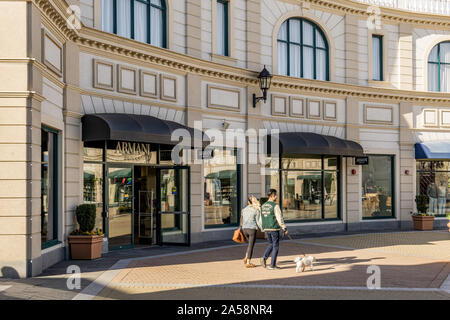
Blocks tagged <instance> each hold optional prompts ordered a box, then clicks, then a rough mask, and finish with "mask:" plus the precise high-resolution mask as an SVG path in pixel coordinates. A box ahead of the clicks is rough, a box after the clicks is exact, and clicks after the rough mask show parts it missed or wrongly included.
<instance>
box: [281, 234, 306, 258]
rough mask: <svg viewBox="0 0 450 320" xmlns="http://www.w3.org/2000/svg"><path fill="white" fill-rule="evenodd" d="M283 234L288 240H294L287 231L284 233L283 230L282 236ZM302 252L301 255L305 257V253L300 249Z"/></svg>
mask: <svg viewBox="0 0 450 320" xmlns="http://www.w3.org/2000/svg"><path fill="white" fill-rule="evenodd" d="M284 236H287V237H288V238H289V240H291V241H293V242H295V241H294V239H292V237H291V236H290V234H289V233H288V234H285V233H284V232H283V238H284ZM302 253H303V255H304V256H305V257H306V254H305V253H304V252H303V251H302Z"/></svg>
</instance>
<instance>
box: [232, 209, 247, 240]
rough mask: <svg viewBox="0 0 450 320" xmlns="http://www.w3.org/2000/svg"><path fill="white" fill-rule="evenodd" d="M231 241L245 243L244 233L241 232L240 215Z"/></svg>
mask: <svg viewBox="0 0 450 320" xmlns="http://www.w3.org/2000/svg"><path fill="white" fill-rule="evenodd" d="M233 241H234V242H237V243H246V242H247V239H246V238H245V235H244V233H243V232H242V215H241V221H240V222H239V228H237V229H236V230H235V231H234V234H233Z"/></svg>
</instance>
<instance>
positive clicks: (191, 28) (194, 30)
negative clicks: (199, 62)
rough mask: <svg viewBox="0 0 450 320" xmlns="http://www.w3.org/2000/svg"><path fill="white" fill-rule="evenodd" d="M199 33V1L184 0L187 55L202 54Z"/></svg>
mask: <svg viewBox="0 0 450 320" xmlns="http://www.w3.org/2000/svg"><path fill="white" fill-rule="evenodd" d="M213 23H214V22H213ZM201 35H202V8H201V1H198V0H186V52H187V54H188V55H191V56H194V57H197V58H201V55H202V37H201Z"/></svg>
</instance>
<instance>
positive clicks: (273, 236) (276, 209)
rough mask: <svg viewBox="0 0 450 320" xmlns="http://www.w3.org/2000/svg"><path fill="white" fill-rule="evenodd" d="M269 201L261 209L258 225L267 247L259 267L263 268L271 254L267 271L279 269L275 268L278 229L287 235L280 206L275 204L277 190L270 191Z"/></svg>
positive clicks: (278, 243)
mask: <svg viewBox="0 0 450 320" xmlns="http://www.w3.org/2000/svg"><path fill="white" fill-rule="evenodd" d="M267 196H268V197H269V200H268V201H267V202H266V203H264V204H263V205H262V207H261V215H260V225H261V230H262V231H264V232H265V233H266V236H267V240H268V241H269V246H268V247H267V249H266V252H265V253H264V256H263V257H262V258H261V265H262V266H263V267H264V268H265V267H266V261H267V259H268V258H269V255H270V254H272V260H271V262H270V266H269V267H268V269H269V270H274V269H280V267H278V266H277V256H278V248H279V245H280V228H282V229H283V231H284V233H285V234H288V232H287V228H286V225H285V224H284V220H283V215H282V214H281V209H280V206H279V205H277V204H276V203H275V201H276V200H277V190H275V189H270V191H269V193H268V195H267Z"/></svg>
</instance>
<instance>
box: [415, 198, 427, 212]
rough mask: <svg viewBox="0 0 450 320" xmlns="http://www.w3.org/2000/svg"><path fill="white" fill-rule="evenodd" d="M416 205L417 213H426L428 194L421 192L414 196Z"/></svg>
mask: <svg viewBox="0 0 450 320" xmlns="http://www.w3.org/2000/svg"><path fill="white" fill-rule="evenodd" d="M415 201H416V206H417V211H418V212H419V213H426V212H427V203H428V201H429V199H428V196H426V195H424V194H421V195H418V196H416V199H415Z"/></svg>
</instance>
